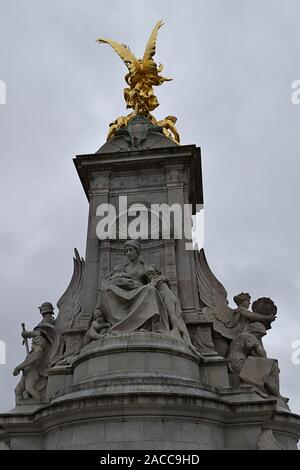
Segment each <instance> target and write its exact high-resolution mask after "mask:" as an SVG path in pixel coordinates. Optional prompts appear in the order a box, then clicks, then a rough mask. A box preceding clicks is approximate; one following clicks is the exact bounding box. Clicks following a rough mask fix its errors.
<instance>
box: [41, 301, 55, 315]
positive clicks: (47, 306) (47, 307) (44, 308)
mask: <svg viewBox="0 0 300 470" xmlns="http://www.w3.org/2000/svg"><path fill="white" fill-rule="evenodd" d="M39 311H40V314H41V315H45V314H46V313H51V314H52V315H53V311H54V307H53V305H52V303H51V302H44V303H42V305H41V306H40V307H39Z"/></svg>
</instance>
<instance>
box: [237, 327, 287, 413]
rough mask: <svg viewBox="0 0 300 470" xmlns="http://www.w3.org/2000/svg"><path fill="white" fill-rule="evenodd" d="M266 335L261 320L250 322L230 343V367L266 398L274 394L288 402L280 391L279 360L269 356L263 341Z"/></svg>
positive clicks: (242, 380)
mask: <svg viewBox="0 0 300 470" xmlns="http://www.w3.org/2000/svg"><path fill="white" fill-rule="evenodd" d="M265 335H266V328H265V326H264V325H263V324H262V323H260V322H253V323H250V324H249V326H248V328H247V330H246V331H243V332H241V333H239V334H238V336H237V337H236V338H235V339H234V340H233V341H232V342H231V344H230V351H229V364H230V369H231V370H232V372H235V373H236V374H238V376H239V379H240V381H241V382H244V383H247V384H249V385H252V386H253V387H254V388H255V390H256V391H257V392H258V393H259V394H260V395H262V396H263V397H264V398H267V397H268V396H269V395H272V396H275V397H276V398H278V399H279V400H280V401H281V402H282V403H284V404H286V403H287V401H288V399H287V398H285V397H283V396H282V395H281V394H280V391H279V368H278V362H277V360H276V359H269V358H268V357H267V353H266V351H265V349H264V346H263V343H262V338H263V336H265Z"/></svg>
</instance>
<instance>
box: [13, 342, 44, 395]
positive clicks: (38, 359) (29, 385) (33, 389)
mask: <svg viewBox="0 0 300 470" xmlns="http://www.w3.org/2000/svg"><path fill="white" fill-rule="evenodd" d="M47 343H48V342H47V340H46V339H45V338H43V336H40V335H37V336H35V337H34V338H33V340H32V347H31V351H30V352H29V353H28V354H27V357H26V359H25V361H24V362H22V363H21V364H19V365H18V366H17V367H16V368H15V370H14V372H13V375H15V376H17V375H19V373H20V372H21V371H22V372H23V376H22V378H21V380H20V382H19V383H18V385H17V386H16V388H15V393H16V398H17V399H24V400H26V399H28V398H34V399H35V400H37V401H40V400H41V392H42V390H43V388H44V387H45V383H46V369H47V365H48V364H47V362H48V361H47V350H48V349H49V344H47Z"/></svg>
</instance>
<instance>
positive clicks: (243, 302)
mask: <svg viewBox="0 0 300 470" xmlns="http://www.w3.org/2000/svg"><path fill="white" fill-rule="evenodd" d="M250 299H251V296H250V294H248V293H246V292H241V293H240V294H238V295H235V296H234V297H233V300H234V302H235V303H236V305H237V306H238V307H245V308H249V306H250Z"/></svg>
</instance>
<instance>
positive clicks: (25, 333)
mask: <svg viewBox="0 0 300 470" xmlns="http://www.w3.org/2000/svg"><path fill="white" fill-rule="evenodd" d="M37 336H41V332H40V331H38V330H35V331H26V330H24V331H22V338H36V337H37Z"/></svg>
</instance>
